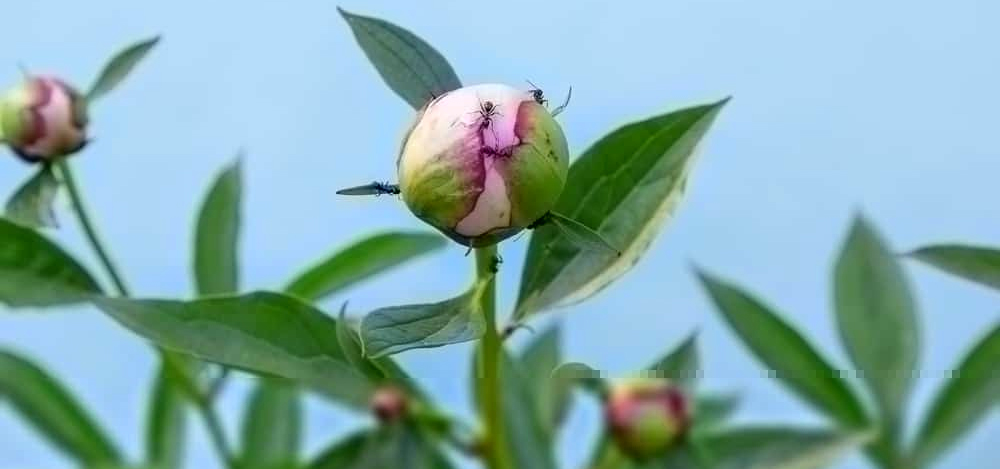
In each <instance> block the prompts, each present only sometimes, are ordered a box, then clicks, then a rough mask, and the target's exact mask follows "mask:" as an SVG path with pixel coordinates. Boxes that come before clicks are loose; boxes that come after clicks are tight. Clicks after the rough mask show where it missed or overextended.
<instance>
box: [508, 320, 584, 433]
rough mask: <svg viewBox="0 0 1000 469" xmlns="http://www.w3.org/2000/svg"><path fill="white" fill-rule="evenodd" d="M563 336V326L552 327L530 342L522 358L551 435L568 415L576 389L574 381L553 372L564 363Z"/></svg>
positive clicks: (520, 361) (530, 385)
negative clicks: (572, 385)
mask: <svg viewBox="0 0 1000 469" xmlns="http://www.w3.org/2000/svg"><path fill="white" fill-rule="evenodd" d="M561 336H562V333H561V330H560V327H559V326H553V327H551V328H549V329H548V330H547V331H545V332H544V333H542V334H541V335H539V336H538V337H537V338H535V339H534V340H533V341H532V342H531V343H529V344H528V346H527V347H526V348H525V349H524V351H523V352H522V353H521V355H520V357H519V359H518V362H519V364H520V366H521V368H522V369H523V370H524V378H525V381H526V383H528V386H529V387H531V393H530V394H531V395H532V396H534V401H535V402H536V404H537V407H538V412H539V420H540V422H541V423H542V426H543V427H544V428H545V431H546V434H548V435H549V437H550V438H552V437H553V436H554V435H555V433H556V430H557V429H558V428H559V424H560V423H561V422H562V419H563V417H564V416H565V413H566V410H567V407H568V405H569V398H570V391H571V390H572V387H571V386H570V385H569V384H570V383H568V382H566V381H564V380H562V381H560V380H554V379H552V372H553V371H555V369H556V368H557V367H558V366H559V365H560V364H561V363H562V350H561V348H562V339H561Z"/></svg>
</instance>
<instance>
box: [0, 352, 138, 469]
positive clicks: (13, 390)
mask: <svg viewBox="0 0 1000 469" xmlns="http://www.w3.org/2000/svg"><path fill="white" fill-rule="evenodd" d="M4 401H6V402H7V403H8V404H10V405H11V406H12V407H13V409H14V410H15V411H16V412H17V413H18V414H19V415H20V416H21V417H23V418H24V420H25V421H27V422H29V423H30V424H31V425H32V426H34V427H35V429H36V430H37V431H38V432H39V433H40V434H42V435H43V436H44V437H46V438H47V439H49V441H51V442H52V443H53V444H55V445H56V446H57V447H59V449H60V450H62V451H63V452H65V453H66V454H68V455H70V456H72V457H73V458H74V459H76V460H77V461H78V462H80V463H81V464H84V465H98V464H102V463H116V462H119V461H120V457H119V455H118V451H117V450H116V449H115V448H114V447H113V446H112V445H111V442H110V440H108V438H107V436H105V434H104V432H102V431H101V429H100V428H98V426H97V424H96V423H95V422H94V420H93V418H92V417H91V416H90V415H89V414H88V413H87V412H86V410H84V409H83V407H81V406H80V404H79V403H78V402H77V401H76V400H75V399H74V398H73V396H72V395H70V393H69V391H67V390H66V388H65V387H63V385H62V384H60V383H59V382H57V381H56V380H55V379H53V378H52V377H51V376H49V374H48V373H46V372H45V371H44V370H42V369H41V368H39V367H38V366H36V365H34V364H33V363H31V362H29V361H28V360H27V359H25V358H23V357H20V356H17V355H15V354H13V353H11V352H8V351H2V350H0V402H4Z"/></svg>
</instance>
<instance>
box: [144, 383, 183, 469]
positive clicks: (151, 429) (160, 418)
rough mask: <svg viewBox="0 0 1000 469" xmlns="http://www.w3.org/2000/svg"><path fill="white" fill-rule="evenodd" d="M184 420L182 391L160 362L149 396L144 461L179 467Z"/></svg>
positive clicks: (171, 468)
mask: <svg viewBox="0 0 1000 469" xmlns="http://www.w3.org/2000/svg"><path fill="white" fill-rule="evenodd" d="M186 420H187V417H186V414H185V396H184V390H183V388H182V387H181V385H180V384H178V383H176V382H175V380H174V378H173V375H171V373H170V372H169V370H167V369H166V368H165V365H162V364H161V366H160V370H159V371H158V372H157V373H156V377H155V380H154V381H153V388H152V393H151V394H150V396H149V409H148V414H147V420H146V464H148V465H149V466H150V467H155V468H157V469H177V468H179V467H181V466H182V463H183V456H184V437H185V434H186V427H185V422H186Z"/></svg>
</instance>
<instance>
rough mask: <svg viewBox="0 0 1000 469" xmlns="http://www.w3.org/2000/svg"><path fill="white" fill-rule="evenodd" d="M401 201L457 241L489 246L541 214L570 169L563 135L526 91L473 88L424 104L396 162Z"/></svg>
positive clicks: (550, 204) (552, 202) (494, 86)
mask: <svg viewBox="0 0 1000 469" xmlns="http://www.w3.org/2000/svg"><path fill="white" fill-rule="evenodd" d="M398 166H399V168H398V169H399V186H400V189H401V191H402V195H403V200H404V201H405V202H406V205H407V206H408V207H409V208H410V210H411V211H413V213H414V214H416V215H417V217H419V218H421V219H422V220H424V221H426V222H427V223H429V224H431V225H432V226H434V227H436V228H437V229H439V230H441V231H442V232H443V233H444V234H446V235H447V236H448V237H450V238H451V239H453V240H455V241H456V242H458V243H461V244H463V245H466V246H471V247H482V246H489V245H492V244H495V243H497V242H499V241H501V240H503V239H505V238H508V237H510V236H512V235H514V234H516V233H518V232H519V231H521V230H523V229H525V228H527V227H528V226H529V225H531V224H532V223H533V222H535V221H536V220H538V219H540V218H541V217H542V216H543V215H545V214H546V213H547V212H548V211H549V210H550V209H552V207H553V205H555V203H556V200H557V199H558V198H559V195H560V194H561V193H562V189H563V185H564V184H565V182H566V174H567V172H568V169H569V151H568V149H567V145H566V137H565V136H564V135H563V132H562V129H561V128H560V127H559V124H558V123H556V121H555V119H553V117H552V115H551V114H550V113H549V111H548V110H547V109H546V108H545V107H544V106H542V105H541V104H539V103H538V102H536V101H535V99H534V98H533V97H532V94H531V93H530V92H528V91H522V90H518V89H516V88H513V87H510V86H507V85H498V84H486V85H475V86H468V87H465V88H461V89H458V90H454V91H451V92H448V93H445V94H443V95H441V96H439V97H438V98H437V99H435V100H433V101H431V102H430V103H428V104H427V106H426V107H425V108H424V109H423V110H422V111H421V112H420V114H419V115H418V116H417V121H416V123H415V124H414V126H413V128H412V129H411V130H410V132H409V134H408V135H407V136H406V138H405V140H404V142H403V148H402V152H401V154H400V156H399V162H398Z"/></svg>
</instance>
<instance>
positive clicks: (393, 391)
mask: <svg viewBox="0 0 1000 469" xmlns="http://www.w3.org/2000/svg"><path fill="white" fill-rule="evenodd" d="M370 405H371V410H372V414H374V415H375V418H376V419H378V421H379V422H382V423H391V422H396V421H399V420H400V419H402V418H403V417H405V416H406V414H407V413H408V412H409V408H410V402H409V399H408V398H407V397H406V393H404V392H403V391H402V390H400V389H399V388H396V387H394V386H385V387H381V388H379V389H377V390H375V393H374V394H372V398H371V403H370Z"/></svg>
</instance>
